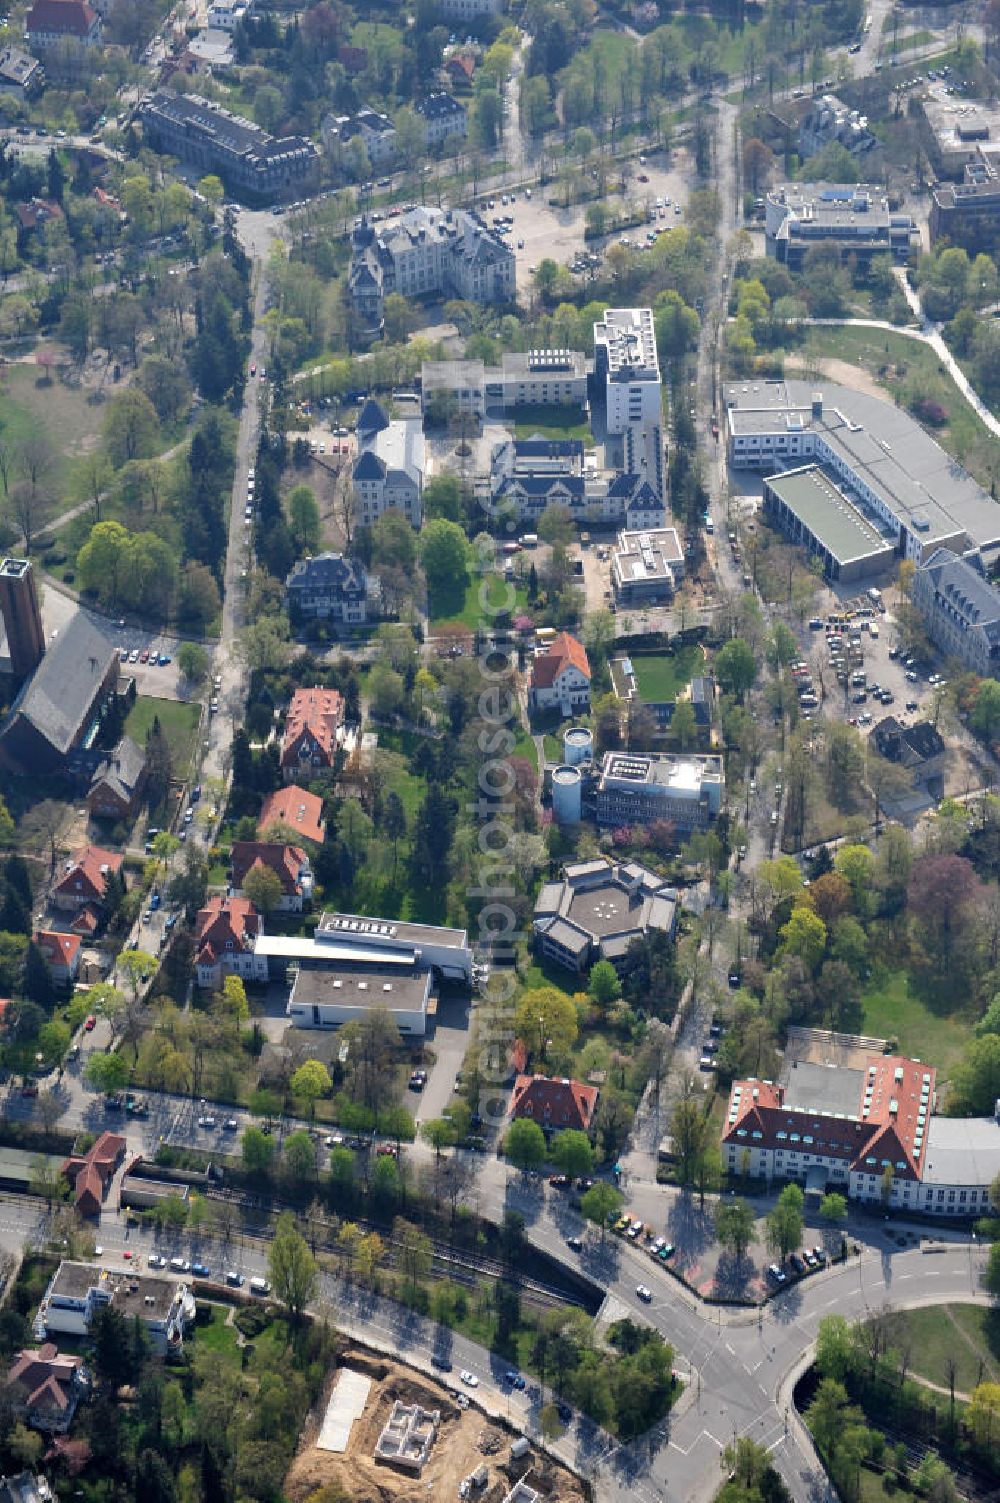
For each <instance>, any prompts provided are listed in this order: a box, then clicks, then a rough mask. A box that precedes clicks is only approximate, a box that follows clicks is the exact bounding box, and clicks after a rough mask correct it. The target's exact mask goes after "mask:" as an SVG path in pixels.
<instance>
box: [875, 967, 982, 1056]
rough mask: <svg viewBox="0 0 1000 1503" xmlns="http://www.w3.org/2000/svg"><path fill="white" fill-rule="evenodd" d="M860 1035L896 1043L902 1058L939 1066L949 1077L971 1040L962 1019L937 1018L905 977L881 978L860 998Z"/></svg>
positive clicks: (899, 972)
mask: <svg viewBox="0 0 1000 1503" xmlns="http://www.w3.org/2000/svg"><path fill="white" fill-rule="evenodd" d="M861 1006H862V1009H863V1019H862V1027H861V1031H862V1032H863V1033H868V1034H874V1035H875V1036H876V1037H877V1038H886V1039H895V1040H896V1041H897V1043H898V1046H899V1051H900V1053H901V1054H908V1055H910V1056H911V1057H913V1058H915V1059H920V1060H923V1061H924V1062H925V1063H927V1064H931V1065H934V1066H936V1068H937V1069H938V1070H940V1071H943V1072H944V1075H945V1076H947V1074H948V1072H949V1071H950V1070H951V1068H952V1066H953V1065H954V1064H955V1062H956V1060H957V1059H958V1058H959V1057H960V1055H961V1053H962V1050H963V1049H964V1048H965V1045H966V1044H967V1042H968V1040H969V1024H968V1023H967V1022H966V1021H965V1019H963V1018H958V1017H938V1015H937V1014H936V1013H935V1012H932V1011H931V1009H930V1008H929V1007H928V1006H927V1004H926V1002H925V1001H924V1000H923V998H922V997H920V996H918V995H917V994H916V993H915V992H914V991H913V990H912V989H911V987H910V984H909V980H908V978H907V976H906V973H905V972H903V971H896V972H894V973H893V974H892V975H891V976H888V977H880V978H878V979H877V981H876V983H875V985H873V986H872V987H871V988H870V989H869V990H868V991H867V992H865V994H864V995H863V996H862V998H861Z"/></svg>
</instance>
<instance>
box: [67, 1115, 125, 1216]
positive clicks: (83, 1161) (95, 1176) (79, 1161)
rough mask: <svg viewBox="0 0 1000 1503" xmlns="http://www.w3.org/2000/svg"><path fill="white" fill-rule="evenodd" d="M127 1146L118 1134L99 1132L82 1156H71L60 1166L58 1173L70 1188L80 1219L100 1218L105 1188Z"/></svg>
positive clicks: (105, 1192)
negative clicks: (86, 1217)
mask: <svg viewBox="0 0 1000 1503" xmlns="http://www.w3.org/2000/svg"><path fill="white" fill-rule="evenodd" d="M127 1146H128V1145H127V1144H126V1142H125V1139H124V1138H123V1137H122V1136H121V1135H120V1134H119V1133H116V1132H102V1133H101V1135H100V1137H99V1138H98V1139H97V1142H96V1143H94V1144H93V1146H92V1147H91V1148H88V1150H87V1152H86V1153H85V1154H83V1155H80V1154H73V1156H72V1157H71V1158H68V1159H67V1160H66V1162H65V1163H64V1164H63V1166H62V1172H63V1174H65V1176H66V1178H67V1179H68V1180H69V1182H70V1184H71V1185H72V1186H73V1204H74V1205H75V1206H76V1209H77V1211H78V1212H79V1213H80V1215H81V1216H91V1217H96V1216H100V1214H101V1207H102V1206H103V1204H104V1197H105V1195H106V1194H107V1192H108V1186H109V1185H110V1183H111V1181H112V1180H113V1179H114V1177H115V1170H116V1169H117V1168H118V1166H119V1164H120V1163H121V1161H122V1159H123V1158H124V1157H125V1150H126V1148H127Z"/></svg>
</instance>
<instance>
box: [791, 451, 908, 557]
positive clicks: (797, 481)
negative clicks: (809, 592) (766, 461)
mask: <svg viewBox="0 0 1000 1503" xmlns="http://www.w3.org/2000/svg"><path fill="white" fill-rule="evenodd" d="M767 484H768V486H769V487H770V489H771V490H772V491H773V492H774V494H775V495H776V496H777V497H778V499H779V501H782V502H783V503H784V504H785V506H787V507H788V510H789V511H790V512H792V513H793V515H794V516H796V517H797V518H798V520H799V521H800V522H801V523H802V525H803V527H805V528H806V529H807V530H808V531H809V532H811V533H812V535H813V537H814V538H816V540H817V541H818V542H819V543H821V544H822V546H823V547H824V548H825V549H826V550H827V552H828V553H830V554H832V555H833V557H834V558H835V559H836V560H837V562H838V563H840V564H850V563H854V562H856V560H858V559H862V558H869V557H870V556H871V555H872V554H873V553H884V552H885V551H886V550H889V551H891V550H892V546H893V545H892V543H891V542H890V541H889V539H888V538H884V537H883V536H882V534H881V533H880V532H879V531H878V529H877V528H876V527H873V526H872V524H871V523H870V522H869V521H868V520H867V519H866V518H865V517H863V516H862V514H861V512H860V511H858V509H857V507H856V506H853V505H852V504H851V502H850V501H848V499H847V497H846V496H845V495H844V493H843V492H842V491H841V490H839V489H838V488H837V486H835V485H834V483H833V481H832V480H829V479H828V478H827V476H826V475H824V473H823V471H822V470H821V469H820V468H819V467H818V466H817V465H810V466H808V468H806V469H802V470H792V471H790V472H789V473H788V474H784V475H769V476H768V478H767Z"/></svg>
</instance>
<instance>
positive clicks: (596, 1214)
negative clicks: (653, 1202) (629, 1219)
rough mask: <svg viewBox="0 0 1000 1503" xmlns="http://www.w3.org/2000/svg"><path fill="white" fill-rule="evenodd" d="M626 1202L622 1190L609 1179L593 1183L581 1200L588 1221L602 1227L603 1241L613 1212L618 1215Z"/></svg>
mask: <svg viewBox="0 0 1000 1503" xmlns="http://www.w3.org/2000/svg"><path fill="white" fill-rule="evenodd" d="M624 1204H625V1197H624V1195H623V1194H622V1192H621V1191H620V1190H618V1189H616V1188H615V1186H614V1185H609V1184H608V1182H607V1180H604V1179H599V1180H598V1181H597V1183H596V1185H591V1187H590V1189H589V1190H588V1191H587V1192H586V1193H585V1194H584V1196H583V1198H582V1199H581V1201H580V1210H581V1212H582V1213H583V1215H584V1216H585V1217H586V1219H587V1220H588V1221H592V1222H593V1223H594V1225H595V1226H599V1227H600V1228H601V1240H602V1241H603V1239H604V1237H605V1235H606V1233H607V1230H608V1223H609V1221H610V1219H611V1216H612V1214H615V1215H617V1214H618V1213H619V1212H620V1211H621V1208H622V1206H623V1205H624Z"/></svg>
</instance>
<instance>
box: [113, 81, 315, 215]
mask: <svg viewBox="0 0 1000 1503" xmlns="http://www.w3.org/2000/svg"><path fill="white" fill-rule="evenodd" d="M139 116H140V119H141V120H142V125H143V129H144V131H145V133H146V137H147V139H148V140H149V142H150V143H151V145H153V146H154V147H155V148H156V149H157V151H165V152H169V153H170V155H171V156H175V157H179V158H180V160H181V161H182V162H187V163H190V164H191V165H192V166H194V167H198V168H199V169H200V170H201V171H202V172H214V173H217V174H218V175H219V177H221V178H222V181H223V182H224V183H225V184H226V186H227V187H228V188H229V189H230V191H231V192H234V193H245V194H246V195H247V196H248V197H250V198H253V199H257V200H264V199H272V198H278V197H280V196H282V195H283V194H286V193H288V192H290V191H291V190H292V189H295V190H296V191H298V190H300V189H301V188H302V186H303V185H304V184H306V183H307V182H308V181H309V179H310V178H312V176H313V175H314V174H315V172H316V170H317V168H318V166H319V152H318V151H317V150H316V147H315V146H314V145H313V143H312V142H311V141H309V140H307V139H306V137H305V136H286V137H283V138H282V139H281V140H277V139H276V138H275V137H274V136H271V135H268V133H267V131H266V130H263V129H262V127H261V126H259V125H256V124H255V123H254V122H253V121H252V120H247V119H245V118H244V117H243V116H242V115H234V114H232V113H231V112H230V111H229V110H226V109H223V108H222V106H221V105H219V104H213V103H212V101H211V100H208V99H202V98H201V96H200V95H198V94H171V93H168V92H167V91H166V90H165V89H158V90H157V91H156V92H155V93H154V94H151V95H150V96H149V98H148V99H147V100H146V101H145V102H144V104H143V105H142V108H141V109H140V112H139Z"/></svg>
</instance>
